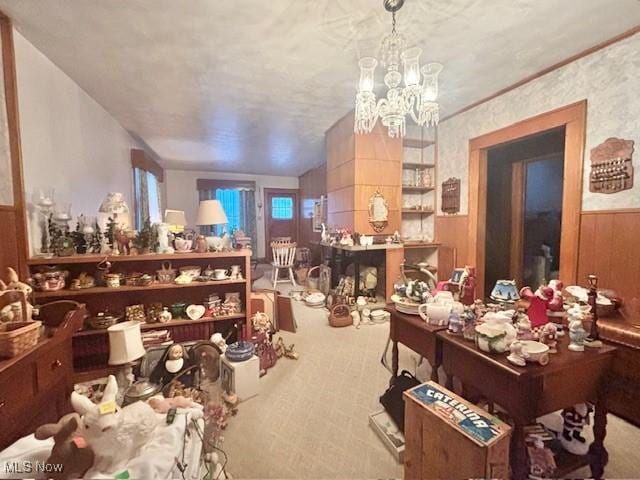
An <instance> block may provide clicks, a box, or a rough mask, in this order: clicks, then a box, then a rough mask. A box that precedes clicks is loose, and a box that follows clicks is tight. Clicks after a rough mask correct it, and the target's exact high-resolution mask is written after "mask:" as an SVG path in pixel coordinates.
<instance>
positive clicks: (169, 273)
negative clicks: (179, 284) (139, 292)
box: [156, 262, 176, 283]
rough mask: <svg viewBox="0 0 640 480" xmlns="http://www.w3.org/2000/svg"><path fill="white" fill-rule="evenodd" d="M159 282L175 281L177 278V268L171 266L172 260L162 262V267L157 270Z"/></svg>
mask: <svg viewBox="0 0 640 480" xmlns="http://www.w3.org/2000/svg"><path fill="white" fill-rule="evenodd" d="M156 276H157V277H158V283H173V281H174V280H175V278H176V270H175V269H174V268H171V262H162V268H161V269H160V270H156Z"/></svg>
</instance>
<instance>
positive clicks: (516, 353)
mask: <svg viewBox="0 0 640 480" xmlns="http://www.w3.org/2000/svg"><path fill="white" fill-rule="evenodd" d="M509 350H510V352H511V353H510V354H509V356H508V357H507V360H509V361H510V362H511V363H513V364H514V365H518V366H519V367H524V366H525V365H526V364H527V357H528V356H529V354H528V353H527V352H525V351H524V344H523V343H522V342H521V341H519V340H516V341H515V342H513V343H512V344H511V346H510V347H509Z"/></svg>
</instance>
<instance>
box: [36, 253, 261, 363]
mask: <svg viewBox="0 0 640 480" xmlns="http://www.w3.org/2000/svg"><path fill="white" fill-rule="evenodd" d="M103 260H108V261H109V262H111V263H112V267H111V271H112V272H119V273H124V274H126V273H130V272H141V273H148V274H150V275H155V273H156V271H157V270H159V269H161V267H162V264H163V262H167V261H169V262H171V264H172V268H175V269H179V268H180V267H183V266H191V265H196V266H199V267H201V268H202V269H204V268H205V267H207V266H208V265H211V266H212V267H213V268H224V269H229V268H230V267H231V265H240V266H241V270H242V275H243V279H242V280H231V279H225V280H214V281H205V282H199V281H195V280H194V281H193V282H191V283H188V284H181V285H179V284H175V283H170V284H164V283H152V284H151V285H148V286H128V285H122V286H120V287H118V288H110V287H106V286H96V287H91V288H86V289H77V290H72V289H69V288H65V289H62V290H57V291H46V292H35V293H34V297H35V301H36V303H38V304H43V303H48V302H51V301H56V300H63V299H70V300H75V301H77V302H81V303H84V304H86V306H87V309H88V311H89V313H90V314H91V315H96V314H97V313H98V312H102V311H109V312H111V313H114V314H124V311H125V307H127V306H129V305H137V304H144V305H145V307H148V306H149V304H151V303H162V304H163V305H164V306H166V307H170V306H171V304H172V303H176V302H184V303H186V304H187V305H189V304H192V303H194V304H202V303H203V302H204V300H205V298H206V297H207V296H208V295H210V294H212V293H216V294H218V295H220V297H221V299H223V300H224V294H225V293H228V292H238V293H240V297H241V301H242V308H243V312H242V313H238V314H234V315H227V316H220V317H207V318H201V319H199V320H191V319H187V318H177V319H174V320H172V321H170V322H167V323H143V324H142V325H141V327H140V328H141V330H143V331H146V330H164V329H167V330H170V331H171V338H172V339H173V340H174V341H176V342H182V341H188V340H205V339H208V338H209V337H210V336H211V335H212V334H213V333H214V332H215V331H222V332H223V334H224V333H227V332H229V331H231V332H234V331H235V328H234V325H235V324H236V322H238V321H239V320H240V321H243V322H242V323H243V324H244V329H245V331H248V328H249V322H250V316H251V311H250V292H251V266H250V260H251V250H247V249H243V250H234V251H229V252H219V253H175V254H148V255H118V256H113V255H91V254H88V255H74V256H71V257H55V258H31V259H29V260H28V261H27V264H28V265H29V268H30V270H31V274H34V273H36V272H37V271H38V269H40V268H43V267H45V266H49V265H55V266H58V267H59V268H62V269H64V270H67V271H68V276H67V285H69V284H70V281H71V279H73V278H76V277H77V276H78V275H79V274H80V273H81V272H86V273H88V274H90V275H95V273H96V267H97V265H98V264H99V263H100V262H102V261H103ZM108 353H109V344H108V335H107V331H106V329H100V330H91V329H86V330H82V331H79V332H77V333H75V334H74V336H73V355H74V370H75V373H76V375H78V374H80V375H82V374H84V373H87V372H88V371H94V370H95V371H98V370H100V371H103V370H104V369H105V368H106V367H107V365H106V363H107V358H108Z"/></svg>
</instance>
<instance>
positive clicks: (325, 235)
mask: <svg viewBox="0 0 640 480" xmlns="http://www.w3.org/2000/svg"><path fill="white" fill-rule="evenodd" d="M320 226H321V228H322V232H321V233H320V240H322V241H323V242H329V241H330V240H331V235H329V233H328V232H327V226H326V225H325V224H324V223H322V224H320Z"/></svg>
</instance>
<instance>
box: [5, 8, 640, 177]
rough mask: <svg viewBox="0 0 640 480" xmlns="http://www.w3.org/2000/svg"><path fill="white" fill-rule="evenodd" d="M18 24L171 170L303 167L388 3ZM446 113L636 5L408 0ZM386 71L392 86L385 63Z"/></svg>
mask: <svg viewBox="0 0 640 480" xmlns="http://www.w3.org/2000/svg"><path fill="white" fill-rule="evenodd" d="M0 9H1V10H2V11H4V12H5V13H6V14H8V15H9V16H10V17H12V18H13V21H14V24H15V26H16V28H17V29H18V30H19V31H20V32H21V33H22V34H23V35H24V36H25V37H26V38H27V39H28V40H29V41H31V43H33V44H34V45H35V46H36V47H37V48H38V49H40V50H41V51H42V52H43V53H44V54H45V55H47V56H48V57H49V58H50V59H51V60H52V61H53V62H54V63H56V64H57V65H58V66H59V67H60V68H61V69H62V70H64V71H65V72H66V73H67V74H68V75H69V76H70V77H71V78H73V79H74V80H75V81H76V82H77V83H78V84H79V85H80V86H81V87H82V88H83V89H85V90H86V91H87V92H88V93H89V94H90V95H91V96H93V97H94V98H95V99H96V100H97V101H98V102H99V103H100V104H102V105H103V106H104V107H105V108H106V109H107V110H108V111H109V112H110V113H111V114H112V115H113V116H114V117H115V118H116V119H117V120H118V121H119V122H120V123H121V124H122V125H123V126H124V127H125V128H127V129H128V130H129V131H131V132H132V133H133V134H134V135H137V136H138V137H140V138H142V139H143V140H144V141H145V142H146V143H147V144H148V145H149V146H150V147H151V148H153V149H154V150H155V151H156V152H157V153H158V154H159V155H160V157H161V158H162V159H163V163H164V165H165V166H167V167H171V168H183V169H201V170H221V171H233V172H250V173H264V174H280V175H298V174H301V173H303V172H304V171H306V170H307V169H309V168H311V167H313V166H315V165H318V164H320V163H321V162H322V161H323V157H324V151H323V144H324V132H325V131H326V130H327V129H328V128H329V127H330V126H331V125H332V124H333V123H334V122H335V121H336V120H337V119H338V118H339V117H341V116H342V115H344V114H345V113H346V112H347V111H348V110H350V109H351V108H352V106H353V97H354V93H355V87H356V83H357V78H358V71H357V65H356V62H357V59H358V58H359V57H360V56H362V55H377V47H378V42H379V39H380V37H381V36H382V35H383V34H384V33H385V32H387V31H388V29H389V22H390V18H389V15H388V14H387V13H386V12H385V11H384V9H383V7H382V1H381V0H269V1H264V0H233V1H230V0H227V1H221V0H188V1H176V0H127V1H126V2H123V1H121V0H47V1H42V0H19V1H17V0H0ZM398 22H399V28H400V30H401V31H402V32H403V33H405V34H406V35H407V36H408V37H409V39H410V40H411V41H412V42H413V43H416V44H417V45H419V46H420V47H422V48H423V51H424V53H423V56H422V60H423V61H427V60H437V61H440V62H441V63H443V64H444V66H445V69H444V71H443V73H442V75H441V89H440V102H441V108H442V114H444V115H446V114H447V113H451V112H454V111H456V110H457V109H459V108H461V107H464V106H466V105H468V104H470V103H472V102H474V101H477V100H479V99H481V98H483V97H485V96H487V95H489V94H491V93H494V92H495V91H497V90H499V89H501V88H503V87H506V86H508V85H510V84H513V83H514V82H517V81H518V80H521V79H522V78H524V77H526V76H528V75H530V74H532V73H535V72H537V71H539V70H541V69H543V68H545V67H547V66H549V65H552V64H554V63H556V62H558V61H560V60H563V59H565V58H567V57H569V56H571V55H573V54H575V53H577V52H580V51H582V50H584V49H586V48H588V47H590V46H592V45H595V44H597V43H599V42H601V41H604V40H606V39H608V38H610V37H612V36H614V35H616V34H619V33H621V32H623V31H625V30H627V29H629V28H631V27H633V26H634V25H637V24H639V23H640V2H639V1H638V0H615V1H611V0H579V1H572V2H569V3H568V2H566V0H407V1H406V3H405V7H404V8H403V9H402V10H401V11H400V13H399V18H398ZM377 77H378V78H377V81H378V82H379V83H382V78H381V77H382V75H381V73H380V72H378V75H377Z"/></svg>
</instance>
